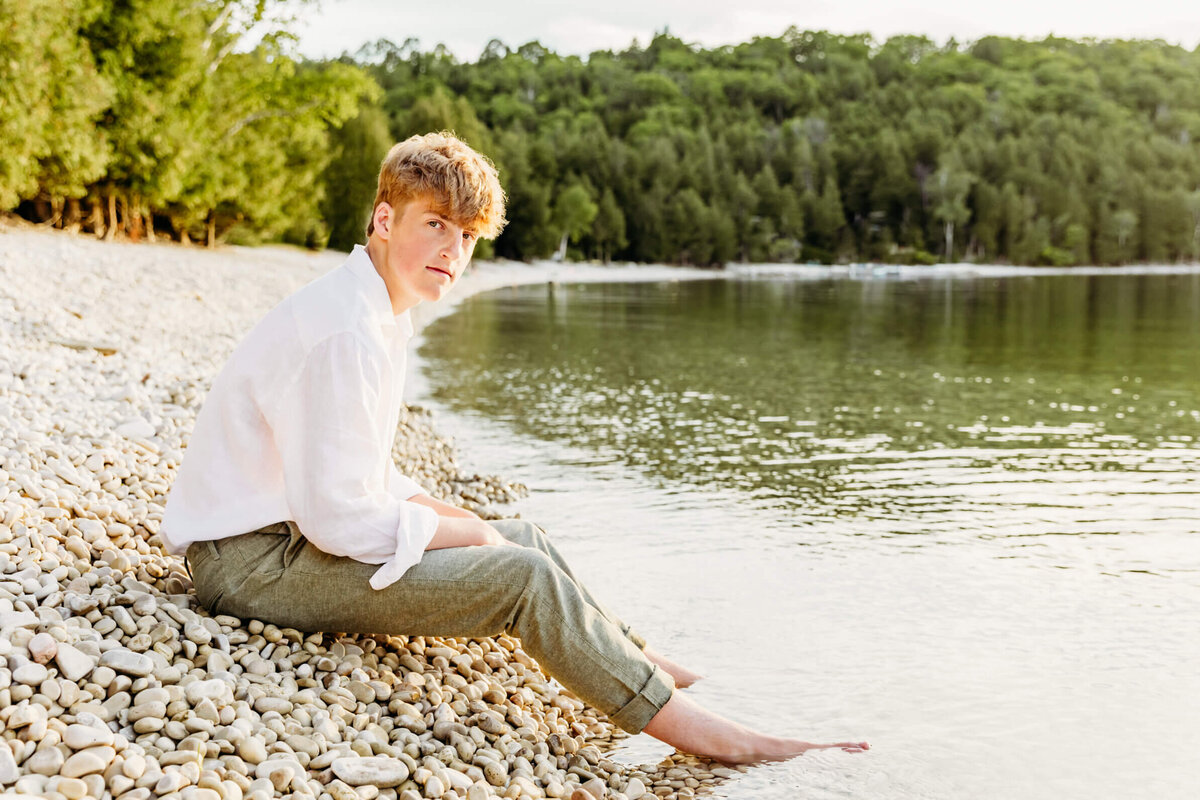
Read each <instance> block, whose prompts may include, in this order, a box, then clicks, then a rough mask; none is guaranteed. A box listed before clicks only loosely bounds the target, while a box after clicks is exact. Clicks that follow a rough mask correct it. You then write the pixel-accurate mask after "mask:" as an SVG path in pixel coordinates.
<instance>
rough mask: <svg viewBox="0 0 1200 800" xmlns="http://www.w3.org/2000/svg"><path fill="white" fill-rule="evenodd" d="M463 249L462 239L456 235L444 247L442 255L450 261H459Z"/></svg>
mask: <svg viewBox="0 0 1200 800" xmlns="http://www.w3.org/2000/svg"><path fill="white" fill-rule="evenodd" d="M462 249H463V243H462V239H461V238H460V237H458V236H454V237H452V238H451V240H450V241H449V242H448V243H447V244H446V246H445V247H443V248H442V256H444V257H445V258H446V259H448V260H450V261H458V259H459V258H460V257H462Z"/></svg>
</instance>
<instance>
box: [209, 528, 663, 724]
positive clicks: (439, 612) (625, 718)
mask: <svg viewBox="0 0 1200 800" xmlns="http://www.w3.org/2000/svg"><path fill="white" fill-rule="evenodd" d="M188 556H189V558H190V559H191V558H193V556H195V558H194V559H193V570H194V571H195V573H196V575H197V578H196V584H197V594H198V595H200V594H201V587H203V595H202V596H201V600H202V602H204V604H205V605H206V606H208V607H209V608H211V609H212V610H214V611H216V612H218V613H225V614H232V615H234V616H238V617H242V618H255V619H261V620H265V621H269V622H273V623H275V624H276V625H280V626H284V627H291V628H296V629H298V630H303V631H345V632H350V633H365V634H371V633H383V634H397V635H426V636H455V637H462V636H465V637H486V636H494V635H497V634H499V633H501V632H508V633H511V634H513V635H515V636H517V637H519V638H520V639H521V643H522V645H523V646H524V648H525V649H526V650H527V651H528V652H529V654H530V655H532V656H533V657H534V658H536V659H537V660H538V662H539V663H540V664H541V665H542V667H543V668H544V669H545V670H546V671H547V672H548V673H549V674H551V675H553V676H554V677H555V678H557V679H558V680H559V681H560V682H561V683H562V684H563V685H564V686H566V687H567V688H569V689H570V690H571V691H572V692H574V693H575V694H577V695H579V696H580V697H581V698H583V699H584V700H585V701H587V702H588V703H590V704H591V705H592V706H594V707H595V708H597V709H599V710H600V711H603V712H604V713H605V714H607V715H608V716H609V717H610V718H611V719H612V721H613V722H614V723H615V724H617V725H618V726H620V727H621V728H623V729H624V730H627V731H630V732H632V733H636V732H639V731H640V730H641V729H642V728H643V727H644V726H645V725H646V723H648V722H649V721H650V719H651V718H652V717H653V716H654V715H655V714H656V713H658V711H659V709H661V708H662V707H663V706H664V705H665V704H666V702H667V700H669V699H670V697H671V692H672V691H673V689H674V682H673V680H672V679H671V676H670V675H669V674H667V673H666V672H665V671H664V670H662V669H660V668H659V667H657V666H656V665H654V664H652V663H651V662H650V661H649V660H648V659H647V658H646V656H645V654H643V653H642V652H641V650H640V649H639V648H638V647H637V646H636V645H635V644H634V643H633V642H632V641H630V639H629V638H627V637H626V636H625V635H624V633H623V631H622V630H621V629H620V628H619V627H618V626H617V625H616V624H614V623H613V622H612V620H610V619H609V618H608V617H607V616H606V615H605V614H603V613H602V612H601V611H600V610H599V609H597V608H596V607H595V606H594V605H592V604H591V603H589V602H588V600H587V598H586V597H585V595H584V593H583V591H582V590H581V589H580V587H579V585H578V583H577V582H576V581H575V580H573V579H572V578H571V577H570V576H569V575H568V574H567V573H566V572H564V571H563V570H562V569H561V568H559V567H558V565H557V564H556V563H555V562H554V560H553V559H552V558H551V556H550V555H548V554H547V553H545V552H543V551H541V550H540V549H537V548H534V547H457V548H448V549H444V550H431V551H428V552H426V553H425V555H424V557H423V558H422V559H421V562H420V563H419V564H417V565H415V566H414V567H412V568H411V569H410V570H408V571H407V572H406V573H404V576H403V577H402V578H401V579H400V580H399V581H397V582H396V583H393V584H392V585H390V586H388V587H386V588H384V589H382V590H379V591H375V590H373V589H371V587H370V585H369V583H368V581H369V579H370V577H371V575H372V574H373V573H374V572H375V570H376V569H377V567H375V566H373V565H370V564H362V563H360V562H357V561H354V560H353V559H348V558H339V557H337V556H331V555H329V554H328V553H325V552H322V551H321V550H318V549H317V548H316V547H314V546H312V545H311V544H310V543H308V541H307V540H306V539H304V537H303V536H302V535H300V534H299V532H298V531H296V530H295V529H294V527H289V528H288V529H287V530H286V531H285V532H276V533H251V534H245V535H244V536H237V537H233V538H231V539H223V540H221V541H219V542H216V543H214V544H213V545H212V546H211V547H208V546H205V547H195V548H193V550H189V553H188Z"/></svg>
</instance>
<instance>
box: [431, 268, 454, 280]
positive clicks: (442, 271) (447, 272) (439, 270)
mask: <svg viewBox="0 0 1200 800" xmlns="http://www.w3.org/2000/svg"><path fill="white" fill-rule="evenodd" d="M425 269H428V270H432V271H433V272H437V273H439V274H441V275H445V276H446V277H447V278H453V277H454V273H452V272H451V271H450V270H448V269H443V268H441V267H432V266H431V267H426V268H425Z"/></svg>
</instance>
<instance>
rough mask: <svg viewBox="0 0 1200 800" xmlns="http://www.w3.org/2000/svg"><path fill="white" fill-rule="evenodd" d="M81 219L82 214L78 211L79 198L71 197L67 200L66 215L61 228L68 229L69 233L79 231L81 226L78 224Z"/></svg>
mask: <svg viewBox="0 0 1200 800" xmlns="http://www.w3.org/2000/svg"><path fill="white" fill-rule="evenodd" d="M82 219H83V215H82V214H81V213H80V211H79V198H77V197H72V198H71V199H69V200H67V216H66V219H64V220H63V230H67V231H70V232H71V233H79V229H80V227H82V226H81V224H80V222H81V220H82Z"/></svg>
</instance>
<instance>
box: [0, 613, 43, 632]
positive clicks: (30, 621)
mask: <svg viewBox="0 0 1200 800" xmlns="http://www.w3.org/2000/svg"><path fill="white" fill-rule="evenodd" d="M38 624H39V621H38V618H37V614H34V613H33V612H32V611H0V629H3V628H36V627H37V626H38Z"/></svg>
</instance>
